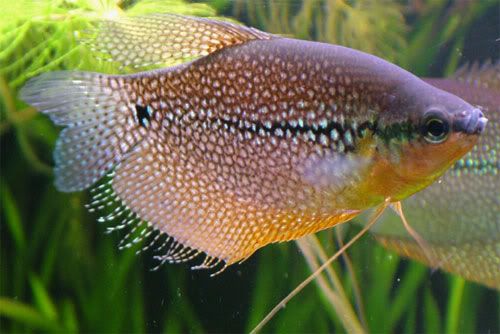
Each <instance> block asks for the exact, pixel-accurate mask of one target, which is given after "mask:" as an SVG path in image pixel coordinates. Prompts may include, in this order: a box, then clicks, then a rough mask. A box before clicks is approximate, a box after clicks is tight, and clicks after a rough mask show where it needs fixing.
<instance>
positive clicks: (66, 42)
mask: <svg viewBox="0 0 500 334" xmlns="http://www.w3.org/2000/svg"><path fill="white" fill-rule="evenodd" d="M499 6H500V3H499V2H498V1H497V0H484V1H445V0H432V1H431V0H413V1H402V0H401V1H370V0H365V1H361V0H358V1H342V0H302V1H301V0H277V1H272V0H256V1H251V0H212V1H204V3H199V2H198V3H195V2H188V1H183V0H163V1H162V0H142V1H135V0H123V1H113V0H46V1H27V0H18V1H14V2H12V1H9V0H0V13H2V14H1V15H2V18H1V20H0V115H1V120H0V136H1V141H0V145H1V148H0V149H1V170H0V175H1V180H0V192H1V198H0V203H1V216H0V217H1V224H0V231H1V245H0V249H1V255H0V259H1V270H2V272H1V276H0V295H1V297H0V331H2V332H7V331H9V332H29V331H49V332H144V331H148V332H206V331H209V332H241V331H248V330H250V329H251V328H253V327H254V326H255V325H256V324H257V323H258V321H260V320H261V319H262V318H263V317H264V316H265V314H266V313H267V312H268V311H269V310H270V308H271V307H272V306H274V304H276V303H277V302H278V301H279V300H280V299H281V297H283V296H285V295H286V294H287V293H288V292H289V291H290V290H291V289H293V288H294V287H295V286H296V285H297V284H298V283H299V282H300V281H301V280H302V279H303V278H305V277H306V275H307V273H308V272H309V268H308V264H309V265H311V266H312V267H314V265H315V263H317V260H318V259H321V258H322V257H323V255H324V254H323V253H326V254H332V253H333V252H334V250H335V249H336V248H337V244H338V243H339V242H341V240H342V239H344V238H349V236H351V235H352V234H353V233H354V232H355V231H356V230H357V229H358V228H357V227H354V226H353V225H346V226H343V227H342V228H341V229H338V228H336V229H335V231H336V232H335V233H334V230H328V231H325V232H322V233H320V234H319V240H318V239H315V238H309V239H308V240H304V241H303V243H302V244H301V245H300V246H301V250H302V251H301V252H299V251H298V250H297V248H296V247H295V245H294V244H293V243H287V244H282V245H272V246H269V247H266V248H264V249H263V250H261V251H259V252H258V253H257V254H256V255H254V256H253V257H252V258H251V259H250V260H248V261H247V262H245V263H244V264H242V265H236V266H233V267H230V268H229V269H228V270H227V271H226V272H225V273H224V274H222V275H219V276H217V277H215V278H210V277H209V275H208V273H205V272H196V271H190V270H189V266H187V265H185V266H181V265H175V266H174V265H168V266H164V267H162V268H161V269H160V270H159V271H156V272H150V270H149V269H150V268H152V267H154V266H155V262H154V260H152V256H151V253H150V252H146V253H144V254H141V255H136V254H135V253H136V251H137V250H139V249H140V247H141V245H140V244H138V245H136V246H135V247H134V248H132V249H127V250H124V251H119V250H118V249H117V244H118V242H119V240H120V237H121V236H120V235H119V234H111V235H105V234H104V232H105V228H106V227H105V226H102V225H99V224H98V223H96V220H97V217H96V216H95V215H92V214H89V213H87V212H86V211H85V209H84V204H85V203H86V202H88V200H89V195H88V193H87V192H84V193H77V194H63V193H58V192H57V191H56V190H55V189H54V187H53V185H52V181H53V179H52V169H51V165H52V159H51V154H52V153H51V152H52V150H53V146H54V143H55V140H56V138H57V133H58V130H57V129H56V128H55V127H54V126H53V125H52V124H51V122H50V121H49V120H48V119H47V118H46V117H43V116H41V115H39V114H37V113H36V112H35V110H34V109H33V108H30V107H27V106H26V105H25V104H23V103H22V102H21V101H19V100H18V99H17V91H18V90H19V88H20V87H21V86H22V85H23V83H24V82H25V81H26V80H27V79H28V78H29V77H32V76H35V75H37V74H39V73H41V72H45V71H50V70H56V69H84V70H92V71H103V72H107V73H114V72H118V71H119V70H120V69H119V68H118V67H117V66H116V65H115V64H112V63H108V62H100V61H97V60H96V59H95V57H94V55H92V52H91V51H90V50H88V49H87V48H86V47H85V46H82V45H80V44H79V43H78V39H79V37H80V35H81V34H82V33H84V32H85V31H86V30H88V29H89V28H90V27H91V24H92V22H93V21H95V20H97V19H101V18H109V17H114V16H116V15H139V14H147V13H153V12H169V13H179V14H188V15H200V16H217V15H221V16H228V17H232V18H234V19H236V20H239V21H241V22H244V23H246V24H248V25H252V26H255V27H257V28H260V29H262V30H266V31H270V32H273V33H279V34H284V35H290V36H295V37H299V38H304V39H315V40H321V41H327V42H331V43H338V44H342V45H345V46H350V47H354V48H357V49H361V50H364V51H366V52H370V53H372V54H376V55H378V56H381V57H383V58H385V59H388V60H391V61H393V62H396V63H397V64H399V65H401V66H403V67H405V68H407V69H409V70H411V71H413V72H414V73H416V74H418V75H422V76H424V75H425V76H444V75H448V74H450V73H453V72H454V71H455V69H456V68H457V66H458V65H459V64H461V63H464V62H468V61H482V60H485V59H487V58H490V57H498V53H497V52H495V50H496V49H495V47H496V45H495V38H497V37H498V36H499V35H500V32H499V31H498V29H499V28H498V23H499V8H500V7H499ZM488 36H489V37H488ZM478 37H480V38H478ZM489 38H490V39H489ZM336 234H337V235H336ZM322 254H323V255H322ZM303 255H304V257H305V258H306V259H307V261H306V262H305V261H303V260H302V258H303ZM349 255H350V261H349V260H347V259H344V260H343V261H339V262H337V263H335V264H334V265H333V270H334V271H333V270H332V271H331V272H330V274H329V275H326V276H324V278H323V279H324V282H323V283H321V282H319V284H318V286H319V290H316V289H315V288H314V287H308V288H306V289H305V291H303V292H302V294H301V296H300V297H299V299H300V300H298V299H297V300H292V301H291V302H290V303H289V305H287V307H286V308H285V309H284V310H282V311H281V312H280V313H278V315H277V316H276V317H275V318H274V319H273V320H272V321H271V322H270V324H269V325H268V327H266V328H265V329H266V331H276V332H305V331H307V332H327V331H329V332H332V331H345V330H351V331H352V330H353V329H355V328H356V327H349V325H348V323H350V322H351V323H354V324H356V325H359V326H360V327H359V328H361V329H362V330H365V331H368V332H394V331H398V332H401V331H405V332H409V333H412V332H417V331H426V332H448V333H453V332H457V331H461V332H477V331H493V332H495V331H500V323H499V312H500V311H499V305H498V304H499V297H498V293H497V292H496V291H493V290H489V289H486V288H484V287H482V286H479V285H475V284H472V283H467V282H465V281H463V279H461V278H459V277H454V276H451V275H448V274H444V273H441V272H432V271H430V270H429V269H428V268H426V267H424V266H423V265H420V264H418V263H415V262H410V261H406V260H402V259H400V258H399V257H397V256H396V255H394V254H393V253H390V252H387V251H386V250H384V249H383V248H382V247H380V246H378V245H376V244H375V242H374V241H373V240H372V239H371V238H365V239H363V240H362V241H360V242H358V243H357V244H356V245H355V246H354V247H353V248H352V249H351V250H350V251H349ZM353 273H355V275H354V276H353ZM353 277H357V281H356V280H353ZM318 291H319V292H320V293H318ZM331 292H334V293H335V294H336V295H334V297H335V296H336V297H339V298H340V299H337V301H334V298H333V299H332V296H333V295H332V294H331ZM339 300H340V302H339ZM349 312H352V313H349ZM348 314H354V318H351V319H347V318H342V317H344V316H346V315H348ZM353 326H354V325H353Z"/></svg>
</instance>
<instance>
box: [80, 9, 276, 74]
mask: <svg viewBox="0 0 500 334" xmlns="http://www.w3.org/2000/svg"><path fill="white" fill-rule="evenodd" d="M272 37H273V35H271V34H268V33H266V32H263V31H260V30H257V29H254V28H250V27H245V26H241V25H237V24H234V23H230V22H225V21H216V20H212V19H208V18H198V17H188V16H179V15H172V14H152V15H146V16H136V17H120V18H118V19H114V20H105V21H101V22H100V23H99V24H98V27H97V29H96V30H95V31H94V33H93V34H89V35H88V36H87V37H86V38H85V39H84V42H85V43H86V44H88V45H90V47H91V48H92V49H93V50H94V51H97V52H100V53H102V54H105V55H107V57H108V58H107V59H108V60H111V61H116V62H119V63H121V64H122V65H123V66H126V67H132V68H144V67H154V66H155V65H160V64H161V65H163V66H172V65H176V64H179V63H182V62H186V61H188V60H192V59H195V58H199V57H203V56H206V55H208V54H210V53H212V52H215V51H217V50H220V49H223V48H225V47H229V46H234V45H238V44H243V43H245V42H247V41H250V40H255V39H271V38H272Z"/></svg>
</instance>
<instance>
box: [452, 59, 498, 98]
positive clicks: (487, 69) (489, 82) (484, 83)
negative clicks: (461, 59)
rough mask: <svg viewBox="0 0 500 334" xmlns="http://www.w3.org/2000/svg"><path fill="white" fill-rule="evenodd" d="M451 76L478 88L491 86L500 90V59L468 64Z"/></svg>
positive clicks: (492, 88) (490, 87) (494, 89)
mask: <svg viewBox="0 0 500 334" xmlns="http://www.w3.org/2000/svg"><path fill="white" fill-rule="evenodd" d="M451 78H452V79H456V80H458V81H461V82H466V83H468V84H470V85H472V86H476V87H478V88H489V89H491V90H493V91H497V92H500V61H496V62H491V61H487V62H485V63H484V64H482V65H480V64H479V63H473V64H466V65H464V66H462V67H461V68H460V69H459V70H458V71H457V72H456V73H455V74H454V75H452V76H451Z"/></svg>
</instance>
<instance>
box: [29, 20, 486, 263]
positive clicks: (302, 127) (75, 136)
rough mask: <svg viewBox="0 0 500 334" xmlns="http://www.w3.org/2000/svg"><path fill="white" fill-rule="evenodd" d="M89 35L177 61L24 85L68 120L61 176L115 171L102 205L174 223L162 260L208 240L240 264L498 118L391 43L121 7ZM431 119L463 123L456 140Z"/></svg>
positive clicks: (155, 225) (60, 182)
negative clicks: (400, 61) (414, 69)
mask: <svg viewBox="0 0 500 334" xmlns="http://www.w3.org/2000/svg"><path fill="white" fill-rule="evenodd" d="M87 42H88V43H89V44H90V45H91V46H92V47H94V48H95V49H96V50H100V51H102V52H104V53H106V54H108V55H110V56H111V59H114V60H117V61H119V62H121V63H122V64H123V65H124V66H131V67H134V68H135V67H145V68H148V67H149V66H151V65H152V64H156V63H159V62H161V63H165V64H167V65H169V66H170V67H166V68H163V69H160V70H153V71H145V72H139V73H136V74H132V75H120V76H117V75H104V74H96V73H81V72H80V73H74V72H60V73H57V74H50V73H49V74H44V75H42V76H40V77H37V78H34V79H32V80H30V82H28V83H27V85H26V86H25V87H24V88H23V90H22V92H21V96H22V97H23V99H24V100H25V101H27V102H29V103H31V104H33V105H34V106H36V107H38V108H39V109H40V110H41V111H42V112H44V113H47V114H48V115H49V116H51V117H52V119H53V120H54V121H55V122H56V123H58V124H60V125H65V126H70V128H67V129H65V130H63V133H62V134H61V137H60V138H59V140H58V146H57V147H56V153H55V157H56V185H57V186H58V187H59V188H60V189H61V190H64V191H74V190H81V189H85V188H87V187H88V186H90V185H91V184H92V183H95V182H96V181H97V180H98V179H99V178H100V177H102V176H103V175H104V174H105V173H107V172H110V171H113V175H112V176H111V181H110V185H111V187H112V190H113V194H110V195H109V196H108V194H106V195H105V196H104V197H102V198H101V199H98V200H96V201H95V203H96V205H97V206H103V205H105V201H106V199H107V198H110V201H112V202H113V203H114V202H115V201H119V202H121V204H120V205H122V206H123V208H121V207H119V209H117V212H120V213H121V212H123V213H125V212H126V211H130V212H132V213H133V214H134V215H136V216H137V217H138V218H139V219H140V220H143V221H147V222H148V227H147V228H152V229H156V230H158V231H159V232H161V233H166V234H168V236H169V239H168V240H169V242H170V243H169V245H170V246H168V247H166V250H165V253H164V254H160V255H159V256H158V258H159V260H160V262H166V261H168V262H182V261H188V260H190V259H192V258H193V257H196V256H197V255H199V254H201V253H204V254H206V255H207V258H206V259H205V260H204V261H203V263H202V264H201V267H212V266H213V265H216V264H219V263H220V262H221V261H222V262H225V264H231V263H234V262H237V261H241V260H243V259H245V258H247V257H248V256H250V255H251V254H252V253H253V252H254V251H255V250H257V249H258V248H260V247H262V246H264V245H266V244H269V243H273V242H280V241H287V240H292V239H297V238H299V237H301V236H303V235H306V234H309V233H314V232H317V231H319V230H322V229H325V228H328V227H331V226H334V225H336V224H339V223H343V222H346V221H348V220H350V219H352V218H353V217H355V216H356V215H358V214H359V213H360V212H361V211H362V210H365V209H368V208H370V207H374V206H377V205H379V204H381V203H385V202H387V200H388V199H389V200H390V201H398V200H400V199H403V198H405V197H407V196H409V195H411V194H412V193H414V192H416V191H418V190H420V189H422V188H424V187H426V186H427V185H429V184H430V183H432V182H433V181H434V180H435V179H436V178H437V177H438V176H439V175H440V174H441V173H442V172H444V171H445V170H446V169H447V168H448V167H449V166H450V165H451V164H452V163H453V162H454V161H455V160H457V159H458V158H459V157H460V156H462V155H463V154H464V153H465V152H467V151H468V150H469V149H470V148H471V147H472V146H473V144H474V143H475V141H476V140H477V137H478V135H479V134H480V133H481V131H482V130H483V128H484V126H485V124H486V119H485V118H484V117H483V115H482V114H481V113H480V111H479V110H477V109H475V108H473V107H472V106H470V105H469V104H467V103H466V102H464V101H463V100H461V99H459V98H458V97H456V96H453V95H451V94H448V93H446V92H444V91H441V90H439V89H437V88H435V87H432V86H431V85H428V84H426V83H425V82H423V81H421V80H420V79H418V78H417V77H415V76H414V75H412V74H411V73H409V72H407V71H405V70H403V69H401V68H399V67H397V66H395V65H393V64H390V63H388V62H386V61H384V60H382V59H380V58H377V57H374V56H371V55H368V54H365V53H362V52H360V51H356V50H352V49H348V48H344V47H341V46H335V45H329V44H324V43H316V42H308V41H301V40H296V39H290V38H283V37H279V36H276V35H271V34H268V33H265V32H261V31H258V30H256V29H253V28H248V27H241V26H238V25H235V24H232V23H227V22H220V21H213V20H209V19H200V18H190V17H183V16H175V15H153V16H147V17H139V18H123V19H117V20H112V21H105V22H103V23H102V24H101V26H100V28H99V29H98V30H97V33H96V36H95V38H94V39H92V38H90V39H89V40H87ZM193 58H195V59H194V60H193ZM65 92H69V94H66V93H65ZM436 110H437V111H436ZM429 115H430V116H429ZM433 115H435V116H433ZM432 117H434V118H432ZM429 120H430V121H436V122H438V123H439V122H441V123H446V124H447V127H446V129H453V131H451V132H450V133H448V132H446V133H445V135H446V136H447V137H446V140H445V141H444V142H443V143H441V142H433V137H432V136H433V134H432V133H430V132H429V131H431V130H430V129H429V128H428V125H427V123H426V122H429ZM441 123H439V124H441ZM439 124H438V125H437V129H438V130H439V129H440V127H439ZM442 129H444V127H443V128H442ZM68 130H70V131H68ZM432 131H434V132H435V130H432ZM443 132H444V130H443ZM60 143H62V144H63V146H61V145H60ZM422 157H424V158H425V159H422ZM122 209H123V210H122ZM134 217H135V216H134ZM126 221H127V222H128V220H126ZM126 225H128V223H126ZM141 226H142V225H141ZM140 228H142V227H136V228H133V231H132V232H130V233H129V234H128V236H127V238H126V240H129V238H132V241H124V244H125V245H129V244H131V243H133V242H135V241H136V240H140V236H141V235H149V234H150V232H149V231H150V230H146V229H145V230H142V232H137V233H139V237H138V238H135V239H134V237H133V235H135V233H136V229H137V230H139V229H140ZM170 238H171V239H170Z"/></svg>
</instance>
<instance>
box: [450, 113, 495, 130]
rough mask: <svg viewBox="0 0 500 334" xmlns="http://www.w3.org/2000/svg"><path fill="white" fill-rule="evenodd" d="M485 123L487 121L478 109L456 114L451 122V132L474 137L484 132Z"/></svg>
mask: <svg viewBox="0 0 500 334" xmlns="http://www.w3.org/2000/svg"><path fill="white" fill-rule="evenodd" d="M487 123H488V119H487V118H486V117H484V114H483V112H482V111H481V110H480V109H478V108H473V109H469V110H465V111H462V112H460V113H458V115H457V116H456V118H455V120H454V122H453V130H455V131H459V132H463V133H466V134H469V135H476V134H480V133H482V132H483V131H484V128H485V127H486V124H487Z"/></svg>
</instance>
